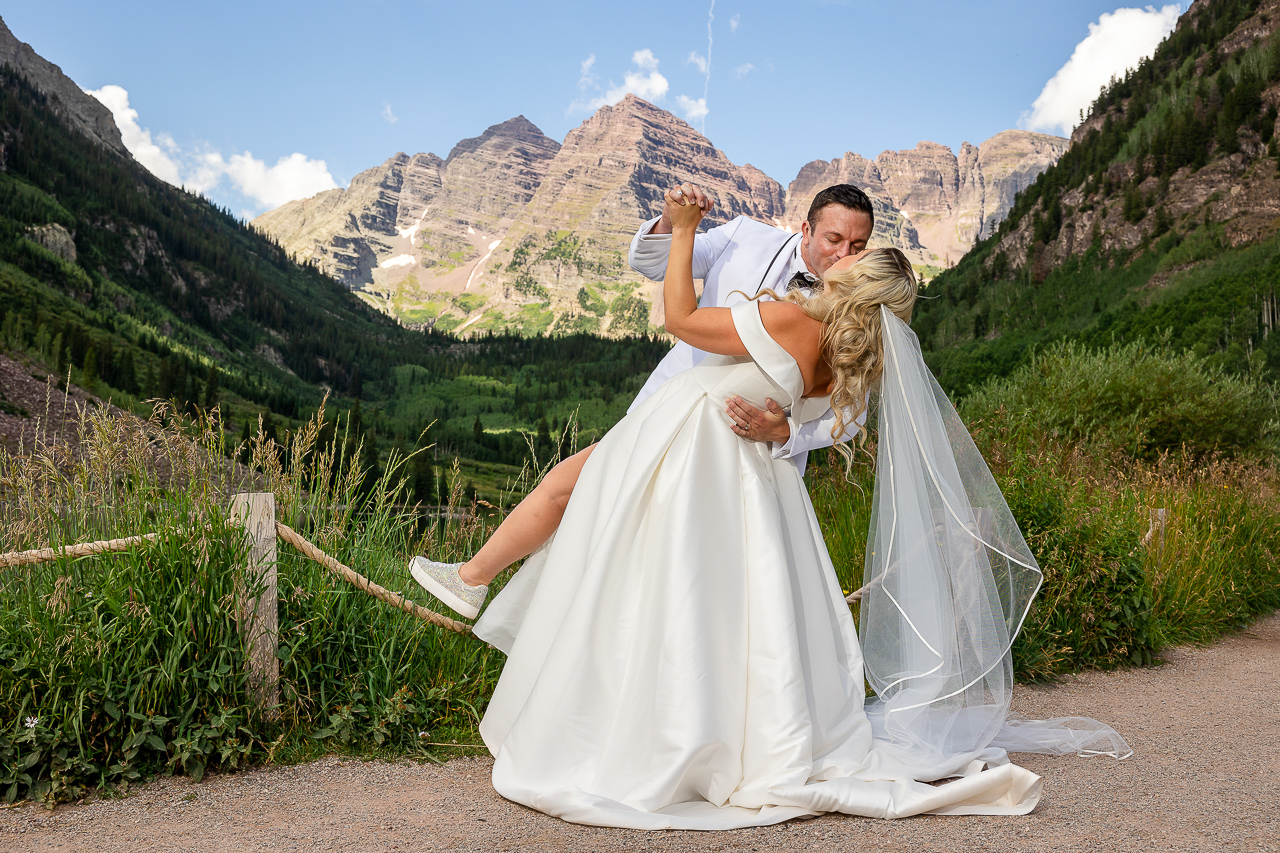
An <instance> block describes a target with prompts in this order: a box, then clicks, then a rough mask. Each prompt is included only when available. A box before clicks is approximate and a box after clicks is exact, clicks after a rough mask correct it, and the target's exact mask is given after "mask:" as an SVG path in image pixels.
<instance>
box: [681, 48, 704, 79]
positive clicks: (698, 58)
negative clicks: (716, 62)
mask: <svg viewBox="0 0 1280 853" xmlns="http://www.w3.org/2000/svg"><path fill="white" fill-rule="evenodd" d="M685 63H686V64H688V65H696V66H698V71H699V72H700V73H702V74H706V73H707V69H708V68H710V65H708V64H707V58H706V57H705V56H703V55H702V54H700V53H698V52H697V51H696V50H694V51H690V53H689V58H688V59H686V60H685Z"/></svg>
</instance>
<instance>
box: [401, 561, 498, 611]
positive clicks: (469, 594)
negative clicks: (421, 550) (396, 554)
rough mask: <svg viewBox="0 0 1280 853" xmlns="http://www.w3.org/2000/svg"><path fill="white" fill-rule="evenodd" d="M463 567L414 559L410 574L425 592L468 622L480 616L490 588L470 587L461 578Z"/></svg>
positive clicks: (410, 565)
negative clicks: (459, 572)
mask: <svg viewBox="0 0 1280 853" xmlns="http://www.w3.org/2000/svg"><path fill="white" fill-rule="evenodd" d="M461 566H462V563H437V562H436V561H435V560H428V559H427V558H426V557H414V558H413V559H412V560H410V561H409V574H411V575H413V579H414V580H416V581H417V582H418V583H419V584H421V586H422V588H423V589H425V590H426V591H427V592H429V593H431V594H432V595H434V596H435V597H436V598H438V599H440V600H441V601H443V602H444V603H445V604H447V605H448V606H449V607H450V608H452V609H453V610H455V611H457V612H458V613H459V614H460V615H461V616H463V617H464V618H466V619H474V618H476V615H477V614H479V613H480V605H482V604H484V599H485V596H487V595H488V594H489V587H487V586H469V585H468V584H467V583H466V581H464V580H463V579H462V578H461V577H460V576H459V575H458V569H459V568H460V567H461Z"/></svg>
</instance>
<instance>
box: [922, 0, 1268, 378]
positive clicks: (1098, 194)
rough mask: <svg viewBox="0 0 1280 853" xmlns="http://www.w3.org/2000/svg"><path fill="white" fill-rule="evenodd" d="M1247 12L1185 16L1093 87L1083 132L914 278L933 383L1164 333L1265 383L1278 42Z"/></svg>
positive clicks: (1242, 2) (1251, 2)
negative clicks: (1068, 349) (982, 233)
mask: <svg viewBox="0 0 1280 853" xmlns="http://www.w3.org/2000/svg"><path fill="white" fill-rule="evenodd" d="M1257 6H1258V3H1257V2H1256V0H1217V2H1209V3H1203V4H1197V6H1196V8H1195V9H1193V10H1192V11H1190V12H1188V13H1187V14H1186V15H1184V18H1183V20H1182V21H1181V22H1180V25H1179V27H1178V29H1177V30H1176V31H1175V32H1174V33H1173V34H1171V35H1170V36H1169V37H1168V38H1167V39H1166V40H1165V41H1164V43H1162V44H1161V46H1160V47H1159V49H1158V50H1157V51H1156V53H1155V55H1154V56H1153V57H1152V58H1151V59H1150V60H1147V61H1144V62H1143V63H1141V64H1140V65H1139V66H1138V68H1136V69H1134V70H1133V71H1132V72H1130V73H1129V74H1128V75H1126V76H1125V78H1124V79H1123V80H1117V81H1115V82H1114V83H1113V84H1112V85H1111V86H1109V87H1108V88H1107V89H1105V90H1104V91H1103V92H1102V93H1101V95H1100V96H1099V98H1098V100H1097V101H1096V102H1095V103H1094V105H1093V107H1092V110H1091V112H1090V114H1089V116H1088V117H1087V121H1086V124H1085V127H1086V128H1089V129H1088V130H1087V132H1086V133H1084V134H1083V135H1081V134H1077V138H1076V141H1075V143H1074V144H1073V145H1072V146H1071V148H1070V149H1069V150H1068V151H1067V153H1066V154H1065V155H1064V156H1063V157H1062V159H1061V160H1060V161H1059V162H1058V164H1057V165H1056V166H1054V167H1053V168H1051V169H1049V170H1047V171H1046V172H1044V173H1043V174H1042V175H1041V176H1040V177H1039V178H1038V179H1037V180H1036V182H1035V183H1034V184H1033V185H1032V186H1031V187H1029V188H1028V189H1027V190H1026V191H1025V192H1023V193H1022V194H1021V195H1020V196H1019V198H1018V200H1017V202H1016V203H1015V205H1014V207H1013V209H1012V211H1011V212H1010V214H1009V216H1008V218H1007V219H1006V220H1005V221H1004V222H1003V223H1002V224H1001V225H1000V228H999V229H998V231H997V232H996V233H995V234H994V235H992V236H991V237H989V238H987V239H985V240H983V241H982V242H980V243H979V244H977V245H976V246H975V247H974V248H973V250H971V251H970V252H969V253H968V254H967V255H966V256H965V257H964V259H963V260H961V262H960V263H959V264H958V265H957V266H956V267H955V268H954V269H952V270H949V271H947V272H945V273H943V274H942V275H940V276H939V277H938V278H937V279H936V280H935V281H934V282H933V283H932V284H931V285H930V286H929V289H928V292H927V296H928V297H929V298H928V299H926V300H924V301H923V303H922V304H921V305H920V307H919V309H918V311H917V320H916V322H915V324H914V325H915V327H916V329H917V330H918V332H919V334H920V338H921V342H922V344H923V346H924V348H925V350H926V353H927V358H928V360H929V362H930V365H931V366H932V367H933V369H934V370H935V372H936V373H937V374H938V377H939V380H940V381H941V383H942V384H943V385H944V387H946V388H947V389H948V390H949V391H951V392H953V393H964V392H967V391H968V390H969V389H972V388H974V387H975V386H976V385H978V384H980V383H981V382H982V381H984V380H986V379H988V378H990V377H992V376H1001V375H1006V374H1008V373H1009V372H1010V371H1011V370H1013V369H1014V368H1015V367H1016V366H1018V365H1020V364H1022V363H1024V362H1025V360H1026V358H1027V357H1028V354H1029V353H1030V352H1031V351H1032V350H1033V349H1034V348H1035V347H1037V346H1040V345H1043V344H1045V343H1048V342H1050V341H1053V340H1059V339H1074V340H1079V341H1082V342H1085V343H1088V344H1098V345H1101V344H1108V343H1111V342H1112V341H1116V342H1125V341H1132V340H1136V339H1138V338H1148V339H1150V338H1161V337H1166V336H1167V338H1168V340H1169V343H1170V344H1172V345H1173V346H1174V347H1175V348H1187V349H1191V350H1193V351H1195V352H1196V353H1198V354H1200V355H1202V356H1205V357H1208V358H1209V360H1210V362H1212V363H1217V364H1219V365H1221V366H1223V367H1226V368H1227V369H1229V370H1232V371H1237V372H1259V371H1260V372H1261V373H1262V374H1263V375H1264V376H1266V377H1267V378H1269V379H1271V380H1277V379H1280V341H1277V339H1274V338H1271V337H1270V332H1271V330H1272V328H1273V326H1274V324H1275V310H1276V296H1275V290H1276V282H1277V279H1280V242H1278V240H1277V238H1276V237H1275V236H1274V235H1275V234H1276V232H1277V231H1278V230H1280V220H1276V219H1274V213H1268V212H1267V211H1268V210H1270V209H1271V208H1270V207H1269V205H1272V204H1273V201H1272V200H1273V199H1274V198H1275V197H1277V194H1280V182H1278V181H1277V173H1278V172H1280V151H1277V147H1276V146H1277V140H1276V138H1275V133H1274V129H1275V125H1276V103H1277V102H1278V101H1280V35H1277V34H1276V33H1275V32H1274V30H1275V26H1276V22H1275V21H1274V20H1269V19H1268V17H1267V15H1266V14H1265V13H1258V12H1257ZM1242 24H1244V25H1246V26H1242ZM1258 29H1262V30H1263V32H1264V35H1263V37H1260V38H1255V39H1252V40H1250V39H1249V38H1247V37H1245V36H1246V35H1247V33H1249V32H1254V31H1256V30H1258ZM1242 34H1243V35H1242ZM1227 40H1230V43H1231V44H1232V45H1238V46H1237V47H1234V48H1233V49H1231V50H1230V51H1228V50H1227V49H1226V48H1225V47H1224V46H1223V45H1224V43H1225V42H1226V41H1227ZM1241 190H1244V191H1245V192H1244V193H1242V194H1241ZM1237 194H1240V195H1237ZM1236 198H1239V199H1243V200H1242V201H1238V202H1233V201H1232V199H1236Z"/></svg>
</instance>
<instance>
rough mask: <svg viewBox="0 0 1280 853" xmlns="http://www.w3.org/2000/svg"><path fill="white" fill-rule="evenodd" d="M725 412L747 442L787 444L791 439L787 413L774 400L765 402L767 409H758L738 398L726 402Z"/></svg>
mask: <svg viewBox="0 0 1280 853" xmlns="http://www.w3.org/2000/svg"><path fill="white" fill-rule="evenodd" d="M726 403H727V405H726V406H725V411H726V412H728V413H729V417H730V418H732V419H733V431H734V433H735V434H736V435H737V436H738V437H739V438H745V439H746V440H747V441H774V442H778V443H779V444H785V443H786V442H787V440H788V439H790V438H791V425H790V424H789V423H787V413H786V412H784V411H783V410H782V407H781V406H779V405H778V404H777V403H775V402H774V401H773V400H765V408H763V409H757V408H756V407H755V406H753V405H751V404H750V403H748V402H747V401H746V400H744V399H742V398H741V397H738V396H733V397H730V398H729V399H728V400H727V401H726Z"/></svg>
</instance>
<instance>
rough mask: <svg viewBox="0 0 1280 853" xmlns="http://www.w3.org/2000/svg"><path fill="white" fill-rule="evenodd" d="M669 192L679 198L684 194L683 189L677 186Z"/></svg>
mask: <svg viewBox="0 0 1280 853" xmlns="http://www.w3.org/2000/svg"><path fill="white" fill-rule="evenodd" d="M671 194H672V195H673V196H676V197H677V198H679V197H680V196H682V195H684V190H682V189H680V188H679V187H676V188H675V190H673V191H672V193H671Z"/></svg>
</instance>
